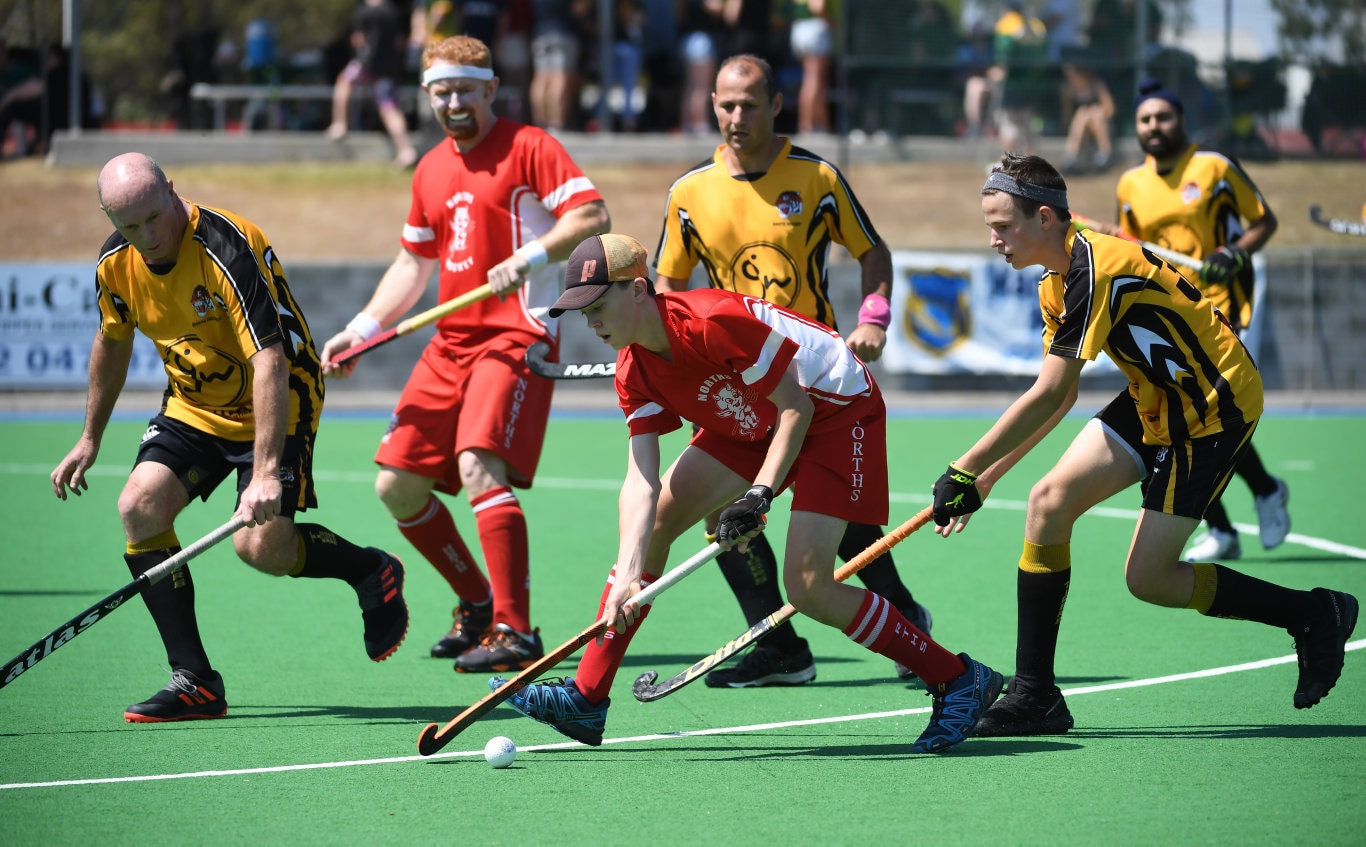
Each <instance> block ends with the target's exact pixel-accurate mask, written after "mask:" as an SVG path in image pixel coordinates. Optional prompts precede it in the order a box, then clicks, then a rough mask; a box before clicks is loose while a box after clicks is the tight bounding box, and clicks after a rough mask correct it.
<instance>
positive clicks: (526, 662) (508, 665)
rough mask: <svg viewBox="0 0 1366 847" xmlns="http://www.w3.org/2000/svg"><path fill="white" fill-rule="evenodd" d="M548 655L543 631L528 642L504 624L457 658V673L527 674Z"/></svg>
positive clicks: (535, 631) (490, 631)
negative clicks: (524, 671) (542, 635)
mask: <svg viewBox="0 0 1366 847" xmlns="http://www.w3.org/2000/svg"><path fill="white" fill-rule="evenodd" d="M544 655H545V646H544V645H542V644H541V631H540V630H539V629H533V630H532V631H531V637H530V638H527V637H525V636H523V635H522V634H521V633H519V632H517V630H515V629H513V628H512V627H510V626H508V625H507V624H505V623H500V624H498V625H497V626H495V627H494V628H493V629H491V630H489V631H488V633H486V634H485V635H484V637H483V638H482V639H481V640H480V641H479V643H478V644H477V645H476V646H474V647H471V648H470V649H468V650H466V651H465V652H464V653H461V654H460V655H459V656H456V658H455V670H456V672H458V673H485V672H487V671H511V670H518V671H520V670H524V669H526V668H528V667H530V666H531V665H533V664H535V662H536V660H537V659H540V658H541V657H542V656H544Z"/></svg>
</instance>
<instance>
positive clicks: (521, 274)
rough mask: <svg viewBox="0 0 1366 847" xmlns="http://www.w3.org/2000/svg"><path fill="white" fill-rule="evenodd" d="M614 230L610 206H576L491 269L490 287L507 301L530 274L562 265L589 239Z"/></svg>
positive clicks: (600, 204)
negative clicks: (608, 210)
mask: <svg viewBox="0 0 1366 847" xmlns="http://www.w3.org/2000/svg"><path fill="white" fill-rule="evenodd" d="M611 228H612V216H611V215H609V214H608V213H607V204H606V203H604V202H603V201H601V200H593V201H591V202H588V203H584V204H583V205H581V206H575V207H574V208H572V209H570V210H569V211H567V212H565V213H564V214H563V215H561V216H560V217H559V218H557V219H556V220H555V224H554V226H552V227H551V228H550V231H549V232H547V233H546V234H545V235H542V236H540V237H538V238H536V239H535V240H534V241H530V242H528V243H526V244H524V245H522V246H521V247H519V248H517V250H516V251H514V252H513V254H512V255H511V256H509V257H507V258H506V259H504V260H503V261H501V262H499V263H498V264H496V265H494V266H493V267H492V268H489V273H488V281H489V286H490V287H492V288H493V293H494V294H496V295H498V296H499V297H506V296H507V295H509V294H511V293H512V292H514V291H516V290H517V289H518V288H521V287H522V286H523V285H525V284H526V281H527V278H528V276H529V274H530V273H531V272H532V271H534V270H536V269H538V268H541V267H543V266H545V265H546V264H548V263H550V262H563V261H564V260H565V259H568V258H569V254H570V253H572V252H574V248H575V247H577V246H579V242H581V241H583V240H584V239H585V238H588V237H590V236H594V235H598V234H600V233H604V232H607V231H608V230H610V229H611Z"/></svg>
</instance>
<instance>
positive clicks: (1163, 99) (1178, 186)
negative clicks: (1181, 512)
mask: <svg viewBox="0 0 1366 847" xmlns="http://www.w3.org/2000/svg"><path fill="white" fill-rule="evenodd" d="M1134 122H1135V129H1136V131H1137V134H1138V141H1139V144H1140V145H1142V147H1143V150H1144V152H1145V153H1146V154H1147V157H1146V158H1145V160H1144V162H1143V164H1141V165H1139V166H1138V167H1136V168H1132V169H1131V170H1128V171H1126V172H1125V173H1124V174H1123V175H1122V176H1121V177H1120V179H1119V184H1118V186H1117V187H1116V189H1115V196H1116V200H1117V202H1118V208H1119V231H1120V232H1122V233H1124V234H1126V235H1130V236H1134V237H1137V238H1138V239H1140V240H1142V241H1150V242H1152V243H1154V244H1159V245H1161V246H1163V247H1169V248H1171V249H1173V250H1176V251H1178V252H1181V253H1185V254H1186V255H1188V256H1193V257H1195V258H1197V259H1203V260H1204V265H1203V267H1201V269H1200V273H1199V274H1198V276H1196V277H1193V278H1192V279H1191V282H1193V283H1195V284H1196V285H1197V286H1199V288H1200V291H1201V293H1202V294H1204V295H1205V297H1207V298H1209V300H1210V301H1211V302H1213V303H1214V307H1215V308H1216V309H1218V310H1219V311H1220V312H1222V313H1223V315H1224V316H1225V317H1226V318H1228V321H1229V323H1230V324H1231V325H1232V326H1233V329H1234V330H1235V331H1236V332H1238V333H1239V335H1243V334H1245V333H1246V332H1247V330H1248V327H1249V325H1250V323H1251V321H1252V310H1253V308H1254V307H1255V306H1256V304H1255V303H1254V302H1253V296H1252V295H1253V284H1254V281H1255V280H1254V272H1253V269H1252V260H1251V254H1253V253H1255V252H1257V251H1258V250H1260V249H1261V248H1262V247H1264V246H1265V245H1266V243H1267V241H1268V240H1270V238H1271V236H1272V234H1273V233H1275V231H1276V216H1275V215H1274V214H1273V213H1272V212H1271V208H1270V207H1269V206H1268V205H1267V202H1266V198H1264V197H1263V196H1262V193H1261V192H1260V191H1258V190H1257V186H1256V185H1254V184H1253V182H1252V179H1251V178H1250V177H1249V176H1248V175H1247V173H1246V172H1245V171H1244V170H1243V169H1242V167H1241V166H1240V165H1239V164H1238V163H1237V162H1236V161H1234V160H1233V159H1230V158H1228V157H1227V156H1224V155H1223V154H1221V153H1216V152H1213V151H1206V150H1199V149H1197V147H1196V145H1194V144H1192V143H1191V142H1190V139H1189V138H1188V137H1187V135H1186V119H1185V110H1184V107H1183V105H1182V103H1181V99H1180V98H1179V97H1177V96H1176V95H1175V94H1174V93H1172V92H1171V91H1168V90H1167V89H1166V88H1164V87H1163V86H1162V84H1161V83H1160V82H1158V81H1157V80H1148V81H1147V82H1145V83H1144V84H1143V85H1142V86H1141V88H1140V91H1139V94H1138V98H1137V101H1136V105H1135V118H1134ZM1253 352H1254V354H1255V352H1256V351H1255V350H1254V351H1253ZM1236 472H1237V474H1238V475H1239V476H1241V477H1242V478H1243V480H1244V481H1245V482H1246V483H1247V485H1248V487H1249V488H1250V489H1252V497H1253V504H1254V505H1255V506H1256V509H1257V520H1258V528H1259V535H1260V540H1261V543H1262V547H1263V548H1265V549H1267V550H1270V549H1272V548H1274V547H1278V546H1280V544H1281V543H1282V542H1284V541H1285V537H1286V535H1288V534H1289V533H1290V513H1289V511H1288V510H1287V508H1286V504H1287V502H1288V501H1289V499H1290V490H1289V488H1288V487H1287V486H1286V484H1285V481H1284V480H1280V479H1276V478H1275V477H1273V476H1271V474H1270V473H1268V472H1267V470H1266V468H1265V466H1263V464H1262V460H1261V458H1260V457H1259V456H1258V455H1257V450H1256V448H1255V447H1252V446H1249V447H1248V449H1247V451H1246V452H1245V453H1244V454H1243V458H1242V459H1241V460H1240V461H1239V462H1238V467H1237V468H1236ZM1205 523H1206V524H1207V526H1208V532H1207V533H1206V534H1205V535H1203V536H1201V537H1200V538H1197V539H1196V540H1195V542H1194V544H1193V545H1192V546H1191V548H1190V549H1189V550H1187V551H1186V554H1185V558H1186V560H1187V561H1191V562H1197V561H1204V560H1208V559H1223V560H1231V559H1237V558H1239V557H1240V556H1241V555H1242V545H1241V543H1240V541H1239V538H1238V530H1237V529H1235V528H1234V526H1233V522H1232V521H1231V520H1230V519H1229V516H1228V512H1227V511H1226V510H1225V509H1224V506H1223V503H1222V502H1221V501H1220V499H1219V498H1216V499H1215V500H1214V502H1212V503H1210V506H1209V509H1208V510H1207V511H1206V512H1205Z"/></svg>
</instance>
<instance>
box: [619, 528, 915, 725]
mask: <svg viewBox="0 0 1366 847" xmlns="http://www.w3.org/2000/svg"><path fill="white" fill-rule="evenodd" d="M931 511H932V510H931V509H929V508H926V509H925V510H923V511H921V512H919V513H918V514H916V516H915V517H913V518H911V519H910V520H908V521H906V522H905V523H903V524H902V525H901V526H899V527H897V528H896V529H894V530H892V531H891V532H889V533H887V534H886V535H884V536H882V537H881V538H879V539H878V540H877V541H874V542H873V543H872V544H871V545H869V546H868V549H867V550H864V551H863V552H862V553H860V554H858V555H857V556H855V557H854V558H852V559H850V560H849V562H848V563H847V564H845V565H844V566H843V567H841V568H840V569H839V570H837V571H835V580H836V581H837V582H844V581H845V580H846V579H848V578H849V577H851V576H853V575H854V574H856V573H858V572H859V571H861V570H863V569H864V568H865V567H867V566H868V565H869V564H871V563H872V562H873V561H874V560H876V559H877V558H878V557H879V556H881V555H882V554H883V553H886V552H887V551H888V550H890V549H892V548H893V547H895V546H896V545H897V544H900V543H901V541H902V539H904V538H905V537H906V536H908V535H910V534H911V533H913V532H915V531H916V530H917V529H920V528H921V527H922V526H924V525H925V524H927V523H929V522H930V516H931ZM796 613H797V609H796V608H795V607H794V606H793V605H792V604H791V603H786V604H784V605H783V607H782V608H781V609H779V610H778V611H776V612H774V613H773V614H771V615H769V616H768V617H766V618H764V619H763V620H761V621H759V622H758V623H756V624H755V625H754V626H752V627H750V628H749V629H748V630H746V631H745V632H744V633H742V634H741V635H740V636H739V637H738V638H732V639H731V640H730V641H727V642H726V643H725V644H724V645H722V646H721V648H720V649H718V650H717V651H716V652H715V653H712V654H711V655H710V656H705V657H703V658H701V659H699V660H698V661H697V662H695V663H694V664H693V665H692V666H691V667H687V668H684V669H683V670H681V671H679V672H678V673H676V674H674V675H673V676H671V677H669V678H668V679H666V680H664V681H663V682H661V683H658V684H656V683H655V680H656V679H659V674H657V673H655V672H654V671H646V672H645V673H643V674H641V675H640V676H639V677H637V678H636V681H635V683H634V684H632V686H631V693H632V694H634V695H635V696H636V699H637V700H639V701H640V702H642V703H648V702H650V701H651V700H658V699H659V698H661V697H667V696H668V695H670V694H672V693H674V692H675V691H677V690H678V689H680V688H682V687H683V686H685V685H687V684H688V683H690V682H693V681H694V680H696V679H697V678H698V677H700V676H704V675H705V674H706V673H707V672H708V671H710V670H711V669H712V668H715V667H716V666H717V665H720V664H721V663H722V662H724V661H726V660H727V659H729V658H730V657H731V656H734V655H735V654H736V653H739V652H740V651H741V650H743V649H745V648H746V647H748V646H749V645H751V644H753V643H754V642H756V641H758V640H759V639H760V638H763V637H764V636H765V635H767V634H768V633H769V632H771V631H772V630H773V629H775V628H777V627H778V626H779V625H780V624H782V623H783V622H784V621H786V620H787V619H788V618H790V617H792V616H793V615H795V614H796Z"/></svg>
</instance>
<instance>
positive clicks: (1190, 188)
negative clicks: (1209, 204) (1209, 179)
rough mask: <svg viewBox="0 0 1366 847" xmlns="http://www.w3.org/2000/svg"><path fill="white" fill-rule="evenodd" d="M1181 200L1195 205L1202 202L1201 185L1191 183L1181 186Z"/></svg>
mask: <svg viewBox="0 0 1366 847" xmlns="http://www.w3.org/2000/svg"><path fill="white" fill-rule="evenodd" d="M1181 199H1182V200H1185V201H1186V202H1187V203H1195V202H1197V201H1199V200H1200V183H1198V182H1195V181H1193V180H1192V181H1191V182H1188V183H1186V184H1185V185H1183V186H1181Z"/></svg>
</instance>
